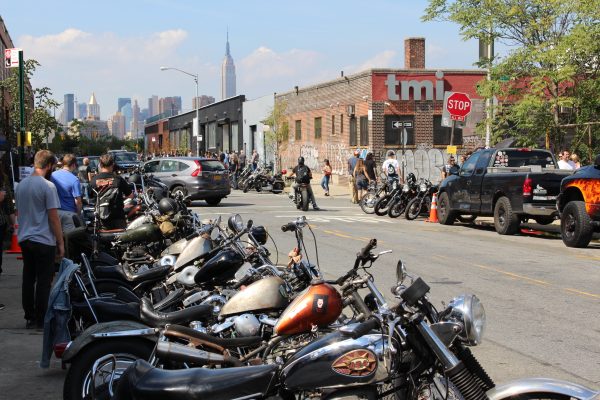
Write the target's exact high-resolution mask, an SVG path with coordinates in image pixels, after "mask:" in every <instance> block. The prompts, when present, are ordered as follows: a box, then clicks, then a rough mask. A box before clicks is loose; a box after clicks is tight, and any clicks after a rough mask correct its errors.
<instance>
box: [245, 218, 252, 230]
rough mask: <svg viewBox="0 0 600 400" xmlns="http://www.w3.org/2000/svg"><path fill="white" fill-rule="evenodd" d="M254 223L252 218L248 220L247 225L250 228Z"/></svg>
mask: <svg viewBox="0 0 600 400" xmlns="http://www.w3.org/2000/svg"><path fill="white" fill-rule="evenodd" d="M253 224H254V221H252V220H251V219H249V220H248V225H246V227H247V228H248V229H250V228H252V225H253Z"/></svg>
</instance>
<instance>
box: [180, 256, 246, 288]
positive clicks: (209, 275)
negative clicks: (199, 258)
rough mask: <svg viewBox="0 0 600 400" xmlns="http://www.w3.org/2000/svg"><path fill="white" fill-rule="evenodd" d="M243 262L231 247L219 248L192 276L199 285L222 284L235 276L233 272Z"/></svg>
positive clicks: (242, 258)
mask: <svg viewBox="0 0 600 400" xmlns="http://www.w3.org/2000/svg"><path fill="white" fill-rule="evenodd" d="M186 250H187V247H186ZM180 258H181V256H180ZM177 261H179V259H177ZM243 264H244V257H242V255H241V254H240V253H238V252H237V251H235V250H232V249H226V250H221V251H219V252H218V253H217V254H216V255H215V256H214V257H213V258H211V259H210V260H208V261H206V262H205V263H204V265H202V266H201V267H200V270H199V271H198V273H196V276H194V281H195V282H196V283H197V284H199V285H202V284H211V285H214V286H219V285H224V284H226V283H227V282H228V281H230V280H231V279H233V278H234V277H235V272H236V271H237V270H238V269H239V268H240V267H241V266H242V265H243Z"/></svg>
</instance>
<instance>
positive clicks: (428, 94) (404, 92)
mask: <svg viewBox="0 0 600 400" xmlns="http://www.w3.org/2000/svg"><path fill="white" fill-rule="evenodd" d="M435 79H436V80H435V100H444V73H443V72H442V71H437V72H436V73H435ZM385 86H386V87H387V97H388V99H389V100H411V96H410V92H411V89H412V93H413V95H412V98H413V99H414V100H433V99H434V82H432V81H428V80H426V81H417V80H414V79H412V80H402V81H399V80H398V79H396V75H395V74H387V79H386V80H385ZM398 87H400V94H398ZM423 89H425V99H422V98H421V97H422V96H421V95H422V93H423Z"/></svg>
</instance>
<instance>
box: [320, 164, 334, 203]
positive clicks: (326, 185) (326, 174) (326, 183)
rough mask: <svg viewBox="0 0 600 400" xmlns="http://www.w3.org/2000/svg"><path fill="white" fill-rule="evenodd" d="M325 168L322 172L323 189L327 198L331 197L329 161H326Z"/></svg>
mask: <svg viewBox="0 0 600 400" xmlns="http://www.w3.org/2000/svg"><path fill="white" fill-rule="evenodd" d="M323 162H324V164H325V165H323V168H322V169H321V172H323V178H322V179H321V187H322V188H323V190H324V191H325V196H329V181H330V179H331V171H332V169H331V164H329V160H328V159H325V160H324V161H323Z"/></svg>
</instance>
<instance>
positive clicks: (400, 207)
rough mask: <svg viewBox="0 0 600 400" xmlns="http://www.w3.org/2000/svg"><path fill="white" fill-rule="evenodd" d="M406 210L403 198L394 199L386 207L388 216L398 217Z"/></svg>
mask: <svg viewBox="0 0 600 400" xmlns="http://www.w3.org/2000/svg"><path fill="white" fill-rule="evenodd" d="M405 210H406V201H404V200H403V199H401V200H397V201H395V202H394V203H393V204H392V205H390V207H389V209H388V217H390V218H398V217H399V216H401V215H402V214H404V211H405Z"/></svg>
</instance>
